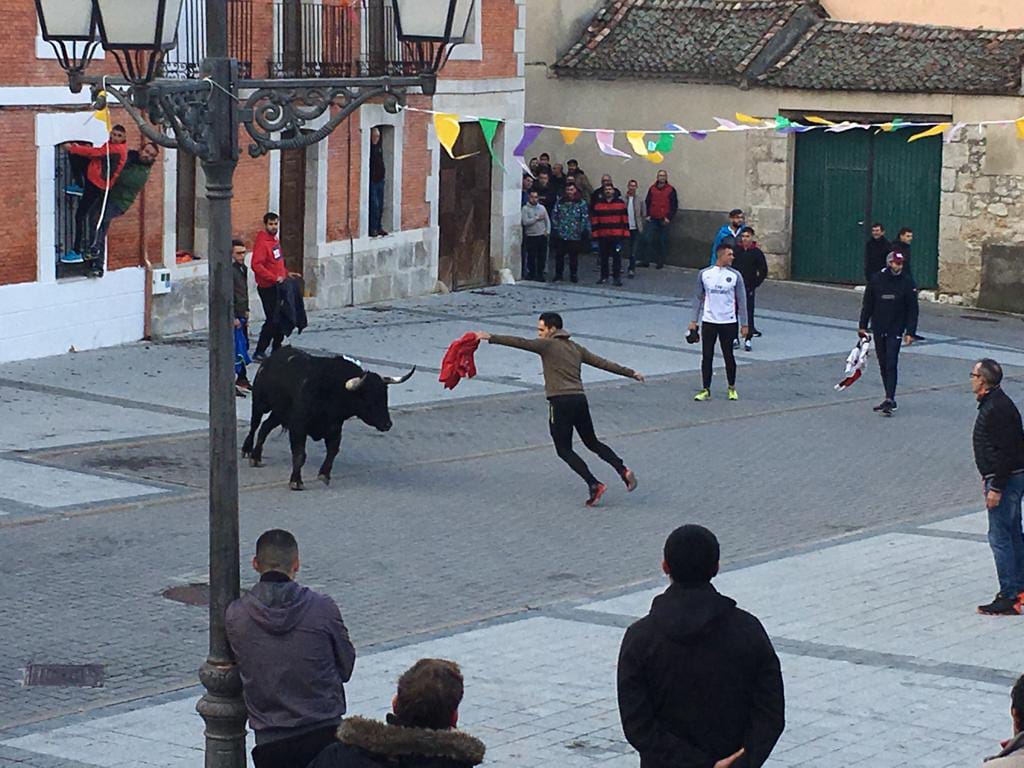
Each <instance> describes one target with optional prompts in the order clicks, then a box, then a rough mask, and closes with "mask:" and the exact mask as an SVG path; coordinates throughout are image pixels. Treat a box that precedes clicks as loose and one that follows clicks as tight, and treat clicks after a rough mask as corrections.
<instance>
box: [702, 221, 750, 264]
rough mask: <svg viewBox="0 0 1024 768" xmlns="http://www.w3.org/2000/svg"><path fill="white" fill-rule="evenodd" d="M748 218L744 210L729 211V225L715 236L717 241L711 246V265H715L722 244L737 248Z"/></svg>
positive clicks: (723, 226) (722, 227)
mask: <svg viewBox="0 0 1024 768" xmlns="http://www.w3.org/2000/svg"><path fill="white" fill-rule="evenodd" d="M746 221H747V218H746V215H745V214H744V213H743V211H742V210H740V209H739V208H733V209H732V210H731V211H729V223H728V224H723V225H722V226H721V228H720V229H719V230H718V232H717V233H716V234H715V241H714V242H713V243H712V244H711V263H712V264H714V263H715V261H716V260H717V258H718V256H717V255H716V254H717V253H718V246H720V245H721V244H722V243H725V244H727V245H731V246H733V247H734V248H735V247H736V241H737V239H738V238H739V236H740V230H742V229H743V227H744V225H745V224H746Z"/></svg>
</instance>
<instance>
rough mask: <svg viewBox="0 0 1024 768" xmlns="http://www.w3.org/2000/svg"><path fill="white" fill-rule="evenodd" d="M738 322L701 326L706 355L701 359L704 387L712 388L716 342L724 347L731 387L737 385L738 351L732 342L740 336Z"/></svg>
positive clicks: (727, 377)
mask: <svg viewBox="0 0 1024 768" xmlns="http://www.w3.org/2000/svg"><path fill="white" fill-rule="evenodd" d="M737 326H738V323H704V324H702V325H701V327H700V336H701V342H703V352H704V355H703V357H702V358H701V361H700V372H701V375H702V376H703V377H704V389H711V375H712V374H713V373H714V367H713V366H714V362H715V342H716V341H717V342H718V343H719V346H721V348H722V357H723V358H725V377H726V379H728V381H729V386H730V387H735V386H736V353H735V352H734V351H733V348H732V343H733V342H734V341H736V338H737V337H738V336H739V328H738V327H737Z"/></svg>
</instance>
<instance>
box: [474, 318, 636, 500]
mask: <svg viewBox="0 0 1024 768" xmlns="http://www.w3.org/2000/svg"><path fill="white" fill-rule="evenodd" d="M476 337H477V339H480V340H481V341H488V342H490V343H491V344H502V345H504V346H506V347H516V348H517V349H525V350H528V351H530V352H536V353H537V354H538V355H540V359H541V364H542V365H543V368H544V392H545V394H546V395H547V398H548V403H549V404H550V405H549V417H548V422H549V428H550V430H551V439H552V440H553V441H554V443H555V451H557V453H558V458H560V459H561V460H562V461H564V462H565V463H566V464H568V465H569V466H570V467H571V468H572V470H573V471H574V472H576V474H578V475H579V476H580V477H582V478H583V480H584V481H585V482H586V484H587V488H589V489H590V496H589V497H588V498H587V502H586V504H587V506H588V507H592V506H594V505H595V504H597V502H598V500H599V499H600V498H601V496H603V495H604V492H605V491H606V490H607V486H606V485H605V484H604V483H602V482H601V481H599V480H598V479H597V478H596V477H594V475H593V474H591V472H590V468H589V467H588V466H587V464H586V462H585V461H583V459H581V458H580V457H579V454H577V453H576V452H575V451H574V450H573V449H572V433H573V430H574V429H575V430H576V432H577V433H578V434H579V436H580V439H581V440H582V441H583V444H584V445H585V446H587V448H589V449H590V450H591V451H593V452H594V453H596V454H597V455H598V456H600V457H601V458H602V459H604V460H605V461H607V462H608V463H609V464H611V465H612V466H613V467H614V468H615V471H616V472H618V473H619V477H621V478H622V482H624V483H625V484H626V490H627V491H632V490H633V489H634V488H636V475H635V474H634V473H633V470H631V469H629V467H627V466H626V465H625V464H623V462H622V459H620V458H619V456H618V455H617V454H616V453H615V451H613V450H612V449H611V448H609V447H608V446H607V445H605V444H604V443H602V442H601V441H600V440H598V439H597V435H596V434H595V432H594V422H593V421H592V420H591V418H590V406H589V405H588V403H587V396H586V395H585V394H584V392H583V378H582V377H581V375H580V369H581V367H582V365H583V363H586V364H587V365H591V366H593V367H594V368H600V369H601V370H604V371H609V372H610V373H616V374H618V375H619V376H627V377H629V378H631V379H636V380H637V381H641V382H642V381H643V380H644V377H643V374H640V373H637V372H636V371H634V370H633V369H632V368H626V367H625V366H622V365H619V364H618V363H613V362H612V361H611V360H605V359H604V358H603V357H598V356H597V355H595V354H594V353H593V352H591V351H590V350H588V349H587V348H585V347H583V346H581V345H579V344H577V343H576V342H575V341H572V340H571V339H570V336H569V333H568V332H567V331H565V330H563V328H562V317H561V315H558V314H556V313H554V312H545V313H543V314H542V315H541V316H540V318H539V319H538V320H537V338H536V339H524V338H521V337H519V336H499V335H497V334H490V333H487V332H486V331H477V332H476Z"/></svg>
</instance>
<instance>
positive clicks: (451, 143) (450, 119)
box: [434, 114, 462, 160]
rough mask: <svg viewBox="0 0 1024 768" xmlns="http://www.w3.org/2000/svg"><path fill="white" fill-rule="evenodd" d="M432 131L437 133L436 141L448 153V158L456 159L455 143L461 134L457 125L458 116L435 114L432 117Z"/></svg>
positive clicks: (460, 128)
mask: <svg viewBox="0 0 1024 768" xmlns="http://www.w3.org/2000/svg"><path fill="white" fill-rule="evenodd" d="M434 131H435V132H436V133H437V140H438V141H440V142H441V146H442V147H444V148H445V150H446V151H447V152H448V156H449V157H451V158H452V159H453V160H454V159H456V157H455V153H454V151H453V150H454V148H455V142H456V141H458V140H459V134H460V133H462V126H461V125H459V116H458V115H446V114H436V115H434Z"/></svg>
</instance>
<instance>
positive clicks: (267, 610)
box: [226, 530, 356, 768]
mask: <svg viewBox="0 0 1024 768" xmlns="http://www.w3.org/2000/svg"><path fill="white" fill-rule="evenodd" d="M252 567H253V568H255V569H256V571H257V572H258V573H259V574H260V580H259V583H258V584H256V585H255V586H254V587H253V588H252V589H251V590H249V591H248V592H246V593H245V594H244V595H242V596H241V597H240V598H238V599H237V600H235V601H234V602H233V603H231V605H229V606H228V610H227V614H226V623H227V633H228V641H229V642H230V643H231V648H232V649H233V650H234V652H235V656H236V657H237V659H238V668H239V672H240V673H241V676H242V687H243V695H244V697H245V707H246V709H247V710H248V712H249V726H250V727H251V728H252V730H253V732H254V733H255V735H256V748H255V749H253V751H252V759H253V763H254V765H255V766H256V768H290V767H291V766H295V765H302V766H304V765H306V764H308V763H309V762H310V761H312V760H313V758H315V757H316V756H317V755H318V754H319V753H320V751H321V750H322V749H323V748H324V747H326V746H328V745H329V744H332V743H333V742H334V740H335V738H334V734H335V731H336V730H337V728H338V724H339V723H340V722H341V718H342V715H344V714H345V687H344V684H345V683H347V682H348V681H349V678H351V677H352V668H353V667H354V666H355V662H356V651H355V648H353V647H352V643H351V641H350V640H349V638H348V629H346V628H345V622H344V621H342V618H341V612H340V611H339V610H338V606H337V604H336V603H335V602H334V600H332V599H331V598H330V597H328V596H327V595H321V594H319V593H318V592H314V591H313V590H311V589H309V588H308V587H303V586H302V585H300V584H298V583H297V582H296V581H295V575H296V574H297V573H298V572H299V545H298V544H297V543H296V541H295V537H294V536H292V534H290V533H289V532H288V531H282V530H271V531H267V532H266V533H264V534H263V535H262V536H260V537H259V539H258V540H257V542H256V556H255V557H254V558H253V560H252Z"/></svg>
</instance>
